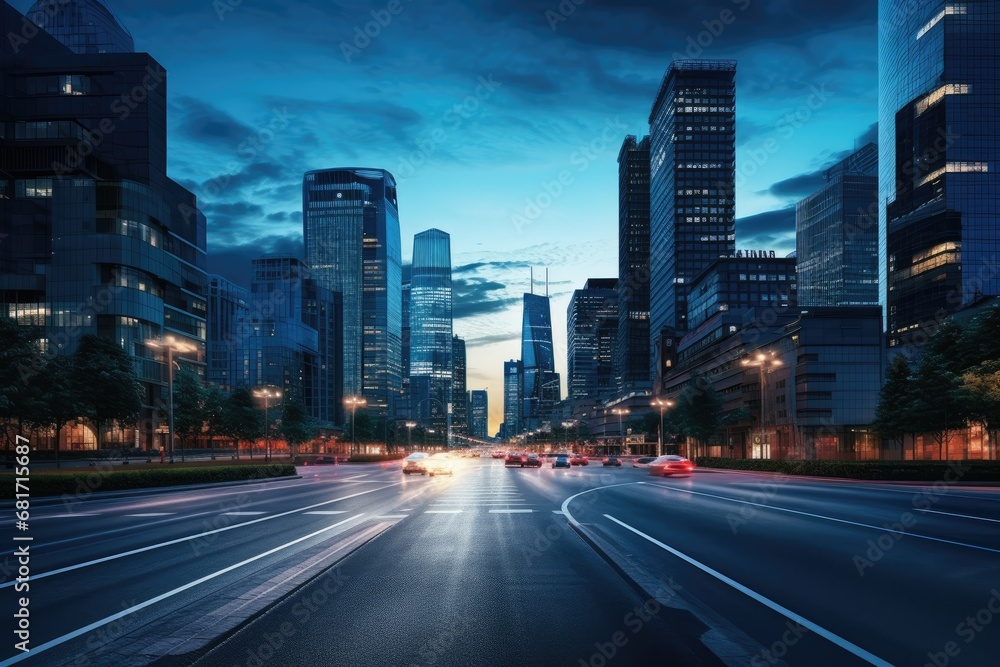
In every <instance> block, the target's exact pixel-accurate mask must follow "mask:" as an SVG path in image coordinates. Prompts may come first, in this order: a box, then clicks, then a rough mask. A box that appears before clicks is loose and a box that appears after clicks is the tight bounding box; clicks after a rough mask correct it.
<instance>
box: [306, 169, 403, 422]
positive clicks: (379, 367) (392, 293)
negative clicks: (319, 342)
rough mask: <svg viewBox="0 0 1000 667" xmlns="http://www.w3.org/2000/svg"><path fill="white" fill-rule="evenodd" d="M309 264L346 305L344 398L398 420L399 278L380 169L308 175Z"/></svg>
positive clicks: (391, 212) (389, 196) (395, 220)
mask: <svg viewBox="0 0 1000 667" xmlns="http://www.w3.org/2000/svg"><path fill="white" fill-rule="evenodd" d="M302 207H303V210H302V225H303V235H304V237H305V247H306V263H307V264H308V266H309V268H310V269H311V272H312V276H313V277H314V278H315V280H316V281H317V282H318V283H319V285H320V286H321V287H325V288H326V289H328V290H330V291H332V292H340V293H341V294H342V295H343V301H344V334H343V340H344V361H343V364H341V366H340V367H341V370H342V373H343V383H342V385H343V391H344V394H345V395H346V396H358V395H363V396H364V397H365V398H367V399H368V410H369V411H370V412H374V414H376V415H380V416H391V415H393V414H394V413H395V404H396V402H397V400H398V399H399V397H400V394H401V392H402V374H403V360H402V338H403V293H402V292H403V277H402V271H403V269H402V259H401V252H402V250H401V246H400V237H399V212H398V209H397V204H396V181H395V179H394V178H393V177H392V174H390V173H389V172H387V171H385V170H382V169H357V168H350V169H323V170H318V171H310V172H307V173H306V175H305V178H304V181H303V185H302Z"/></svg>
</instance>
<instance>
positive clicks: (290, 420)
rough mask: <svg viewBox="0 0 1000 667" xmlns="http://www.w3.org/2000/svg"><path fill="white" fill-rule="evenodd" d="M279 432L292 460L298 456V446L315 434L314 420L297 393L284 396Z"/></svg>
mask: <svg viewBox="0 0 1000 667" xmlns="http://www.w3.org/2000/svg"><path fill="white" fill-rule="evenodd" d="M280 432H281V435H282V437H284V438H285V442H287V443H288V449H289V451H290V452H291V454H292V460H293V461H294V460H295V459H296V458H298V455H299V446H300V445H302V444H304V443H307V442H309V441H310V440H312V438H313V436H314V435H315V434H316V422H315V421H314V420H313V418H312V415H310V414H309V411H308V410H307V409H306V404H305V403H304V402H303V401H302V397H301V396H300V395H299V394H298V393H291V394H289V395H288V396H286V397H285V402H284V405H283V406H282V407H281V428H280Z"/></svg>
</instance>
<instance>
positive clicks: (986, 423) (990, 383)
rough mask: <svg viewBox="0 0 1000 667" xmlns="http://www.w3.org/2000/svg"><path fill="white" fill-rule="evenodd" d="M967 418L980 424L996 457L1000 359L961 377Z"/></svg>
mask: <svg viewBox="0 0 1000 667" xmlns="http://www.w3.org/2000/svg"><path fill="white" fill-rule="evenodd" d="M962 385H963V393H964V396H965V401H966V405H967V406H968V413H969V419H970V420H971V421H973V422H974V423H977V424H980V425H982V427H983V430H985V431H986V433H987V434H988V435H989V439H990V442H992V443H993V452H994V453H993V458H996V451H997V450H996V447H997V430H998V429H1000V361H987V362H984V363H982V364H980V365H979V366H977V367H976V368H974V369H973V370H971V371H968V372H967V373H966V374H965V375H964V376H963V377H962Z"/></svg>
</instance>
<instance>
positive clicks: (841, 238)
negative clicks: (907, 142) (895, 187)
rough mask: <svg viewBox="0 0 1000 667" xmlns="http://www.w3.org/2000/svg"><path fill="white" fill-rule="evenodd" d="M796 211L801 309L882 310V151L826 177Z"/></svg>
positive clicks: (867, 152)
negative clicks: (811, 307)
mask: <svg viewBox="0 0 1000 667" xmlns="http://www.w3.org/2000/svg"><path fill="white" fill-rule="evenodd" d="M824 177H825V179H826V185H824V186H823V187H822V188H820V189H819V190H818V191H817V192H815V193H814V194H812V195H810V196H809V197H806V198H805V199H803V200H802V201H800V202H799V203H798V204H797V205H796V206H795V255H796V257H797V258H798V282H799V290H798V291H799V305H800V306H876V305H878V218H877V217H876V212H877V211H878V146H877V145H876V144H874V143H870V144H868V145H866V146H864V147H862V148H861V149H859V150H857V151H855V152H854V153H852V154H851V155H849V156H848V157H847V158H845V159H844V160H842V161H841V162H839V163H837V164H835V165H834V166H832V167H830V168H829V169H827V170H826V172H825V173H824Z"/></svg>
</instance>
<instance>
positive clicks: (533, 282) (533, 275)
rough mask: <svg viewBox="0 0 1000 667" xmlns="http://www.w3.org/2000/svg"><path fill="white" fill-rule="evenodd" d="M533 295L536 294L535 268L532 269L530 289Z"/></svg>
mask: <svg viewBox="0 0 1000 667" xmlns="http://www.w3.org/2000/svg"><path fill="white" fill-rule="evenodd" d="M529 289H530V290H531V294H532V295H534V294H535V267H533V266H532V267H531V286H530V287H529Z"/></svg>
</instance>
